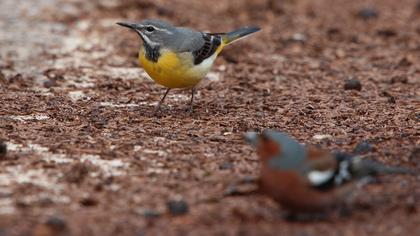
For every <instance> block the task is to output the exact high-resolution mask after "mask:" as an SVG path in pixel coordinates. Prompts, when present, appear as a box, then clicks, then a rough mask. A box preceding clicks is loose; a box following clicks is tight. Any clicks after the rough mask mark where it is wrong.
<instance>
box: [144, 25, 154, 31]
mask: <svg viewBox="0 0 420 236" xmlns="http://www.w3.org/2000/svg"><path fill="white" fill-rule="evenodd" d="M146 30H147V32H153V31H155V28H153V26H147V27H146Z"/></svg>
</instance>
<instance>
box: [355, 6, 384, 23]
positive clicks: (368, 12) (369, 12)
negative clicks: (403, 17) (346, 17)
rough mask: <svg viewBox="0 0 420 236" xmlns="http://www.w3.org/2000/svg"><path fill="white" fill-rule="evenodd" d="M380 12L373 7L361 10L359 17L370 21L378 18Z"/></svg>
mask: <svg viewBox="0 0 420 236" xmlns="http://www.w3.org/2000/svg"><path fill="white" fill-rule="evenodd" d="M378 15H379V14H378V11H377V10H376V9H375V8H373V7H365V8H362V9H360V11H359V12H358V13H357V16H358V17H359V18H361V19H363V20H370V19H374V18H377V17H378Z"/></svg>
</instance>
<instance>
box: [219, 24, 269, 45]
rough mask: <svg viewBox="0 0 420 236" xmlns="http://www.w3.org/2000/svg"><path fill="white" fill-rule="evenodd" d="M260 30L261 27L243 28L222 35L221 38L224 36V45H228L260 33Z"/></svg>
mask: <svg viewBox="0 0 420 236" xmlns="http://www.w3.org/2000/svg"><path fill="white" fill-rule="evenodd" d="M260 30H261V28H259V27H256V26H248V27H243V28H240V29H237V30H234V31H232V32H229V33H225V34H222V35H221V36H222V40H223V43H224V44H226V45H227V44H230V43H232V42H234V41H236V40H238V39H241V38H244V37H245V36H248V35H250V34H253V33H255V32H258V31H260Z"/></svg>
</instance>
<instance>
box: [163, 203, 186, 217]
mask: <svg viewBox="0 0 420 236" xmlns="http://www.w3.org/2000/svg"><path fill="white" fill-rule="evenodd" d="M166 206H167V208H168V211H169V212H170V213H171V214H172V215H177V216H179V215H185V214H187V213H188V211H189V206H188V203H187V202H186V201H184V200H170V201H168V202H167V203H166Z"/></svg>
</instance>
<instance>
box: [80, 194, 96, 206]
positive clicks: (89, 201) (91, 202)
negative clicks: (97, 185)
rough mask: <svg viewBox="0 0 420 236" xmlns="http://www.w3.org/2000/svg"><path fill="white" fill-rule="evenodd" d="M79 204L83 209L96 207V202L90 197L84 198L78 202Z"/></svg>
mask: <svg viewBox="0 0 420 236" xmlns="http://www.w3.org/2000/svg"><path fill="white" fill-rule="evenodd" d="M80 204H82V205H83V206H85V207H92V206H96V205H98V200H96V199H95V198H93V197H92V196H85V197H83V198H82V199H81V200H80Z"/></svg>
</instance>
